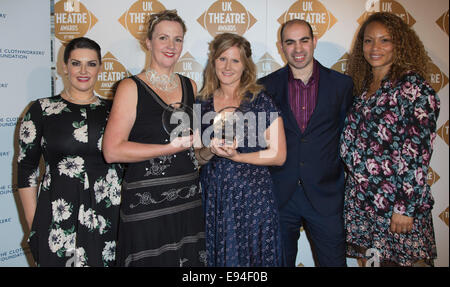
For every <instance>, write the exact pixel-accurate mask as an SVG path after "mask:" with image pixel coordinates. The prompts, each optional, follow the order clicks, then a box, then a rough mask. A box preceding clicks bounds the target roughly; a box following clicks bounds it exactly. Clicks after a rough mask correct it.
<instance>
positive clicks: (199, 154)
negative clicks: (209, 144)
mask: <svg viewBox="0 0 450 287" xmlns="http://www.w3.org/2000/svg"><path fill="white" fill-rule="evenodd" d="M201 151H202V149H200V150H199V151H198V156H199V157H200V158H201V159H202V160H203V161H205V162H207V161H209V159H205V158H204V157H202V153H201Z"/></svg>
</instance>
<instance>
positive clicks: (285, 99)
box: [279, 65, 302, 136]
mask: <svg viewBox="0 0 450 287" xmlns="http://www.w3.org/2000/svg"><path fill="white" fill-rule="evenodd" d="M288 69H289V67H288V66H287V65H286V66H285V67H284V69H283V70H282V73H280V79H279V83H284V84H283V86H282V90H281V93H280V108H281V112H282V113H283V115H284V118H285V124H286V125H289V127H290V128H291V129H292V130H294V131H295V133H296V134H298V135H299V136H301V134H302V132H301V130H300V128H299V127H298V124H297V120H296V119H295V116H294V114H293V113H292V109H291V105H290V104H289V83H288V73H289V70H288Z"/></svg>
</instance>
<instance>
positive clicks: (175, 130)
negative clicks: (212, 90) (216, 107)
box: [161, 103, 194, 140]
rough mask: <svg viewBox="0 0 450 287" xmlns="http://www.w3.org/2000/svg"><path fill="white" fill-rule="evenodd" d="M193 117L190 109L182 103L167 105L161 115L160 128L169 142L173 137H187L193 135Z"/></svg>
mask: <svg viewBox="0 0 450 287" xmlns="http://www.w3.org/2000/svg"><path fill="white" fill-rule="evenodd" d="M193 117H194V113H193V111H192V108H191V107H189V106H186V105H184V104H183V103H172V104H170V105H167V107H166V108H165V109H164V111H163V113H162V116H161V121H162V126H163V128H164V131H165V132H166V133H167V134H168V135H170V139H171V140H172V139H174V138H175V137H183V136H189V135H192V134H193Z"/></svg>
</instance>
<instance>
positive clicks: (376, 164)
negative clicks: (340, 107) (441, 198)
mask: <svg viewBox="0 0 450 287" xmlns="http://www.w3.org/2000/svg"><path fill="white" fill-rule="evenodd" d="M365 96H366V92H364V93H363V94H362V95H361V96H360V97H356V98H355V100H354V103H353V107H352V109H351V111H350V113H349V114H348V115H347V118H346V122H345V128H344V131H343V133H342V135H341V150H340V153H341V156H342V158H343V160H344V161H345V164H346V166H347V167H348V170H349V174H348V176H347V184H346V195H345V206H344V216H345V226H346V232H347V244H348V248H347V254H348V255H349V256H356V257H362V258H370V257H371V256H372V255H373V254H372V255H371V254H368V255H367V256H366V255H365V251H364V250H366V249H371V248H375V249H376V250H377V251H378V253H379V255H380V257H381V260H383V261H390V262H395V263H397V264H399V265H405V266H410V265H412V264H414V262H415V261H418V260H430V259H433V258H435V257H436V244H435V238H434V231H433V222H432V215H431V209H432V207H433V203H434V200H433V197H432V195H431V192H430V187H429V185H428V184H427V172H428V166H429V164H430V158H431V154H432V146H433V141H434V139H435V137H436V133H435V131H436V121H437V118H438V115H439V98H438V96H437V95H436V92H435V91H434V90H433V89H432V88H431V86H430V85H429V84H428V83H427V82H426V81H425V80H424V79H423V78H422V77H421V76H419V75H418V74H416V73H411V72H410V73H408V74H406V75H405V76H403V77H402V78H401V79H400V80H399V81H397V82H392V81H389V80H384V81H383V83H382V85H381V88H380V89H378V90H377V91H376V93H375V95H374V96H372V97H370V98H368V99H367V100H366V99H365ZM393 212H396V213H399V214H402V215H406V216H410V217H414V223H413V229H412V231H411V232H410V233H407V234H396V233H395V234H394V233H392V232H391V231H390V230H389V227H390V224H391V217H392V213H393Z"/></svg>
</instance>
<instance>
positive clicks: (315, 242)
mask: <svg viewBox="0 0 450 287" xmlns="http://www.w3.org/2000/svg"><path fill="white" fill-rule="evenodd" d="M280 38H281V42H279V43H278V44H279V45H280V48H281V49H282V51H283V53H284V55H285V57H286V60H287V62H288V64H287V65H286V66H285V67H283V68H281V69H279V70H277V71H275V72H273V73H271V74H270V75H268V76H266V77H264V78H262V79H260V83H261V84H263V85H264V86H265V88H266V90H267V92H268V93H269V94H270V95H272V96H273V98H274V100H275V102H276V104H277V105H278V107H279V108H280V110H281V114H282V116H283V121H284V126H285V132H286V142H287V159H286V162H285V164H284V165H283V166H281V167H272V168H271V174H272V178H273V182H274V185H275V196H276V198H277V201H278V206H279V212H280V224H281V233H282V239H283V253H284V261H285V264H286V266H295V259H296V255H297V244H298V243H297V242H298V239H299V237H300V227H301V226H302V225H303V223H305V228H306V229H307V231H308V232H309V234H310V236H311V238H310V239H311V241H312V244H311V245H312V248H313V252H314V254H315V255H316V259H317V263H318V265H319V266H346V258H345V232H344V222H343V202H344V166H343V164H342V162H341V159H340V157H339V138H340V134H341V132H342V129H343V125H344V119H345V116H346V113H347V110H348V109H349V107H350V106H351V103H352V90H353V82H352V80H351V78H350V77H348V76H346V75H343V74H341V73H338V72H336V71H333V70H330V69H327V68H325V67H323V66H322V65H321V64H320V63H319V62H318V61H317V60H315V59H314V49H315V47H316V44H317V38H316V37H314V35H313V32H312V29H311V26H310V25H309V23H308V22H306V21H303V20H298V19H296V20H291V21H288V22H286V23H285V24H283V26H282V28H281V34H280Z"/></svg>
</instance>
